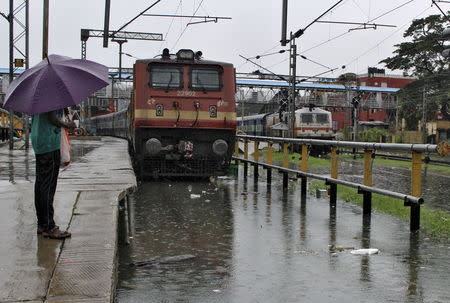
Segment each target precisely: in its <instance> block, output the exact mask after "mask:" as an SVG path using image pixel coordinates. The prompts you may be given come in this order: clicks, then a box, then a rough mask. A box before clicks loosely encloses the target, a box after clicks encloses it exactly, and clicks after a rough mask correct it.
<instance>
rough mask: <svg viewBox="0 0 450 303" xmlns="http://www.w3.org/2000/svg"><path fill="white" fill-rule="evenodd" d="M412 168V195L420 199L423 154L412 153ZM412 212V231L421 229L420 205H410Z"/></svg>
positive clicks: (410, 227)
mask: <svg viewBox="0 0 450 303" xmlns="http://www.w3.org/2000/svg"><path fill="white" fill-rule="evenodd" d="M411 164H412V167H411V195H412V196H414V197H420V196H421V195H422V153H420V152H412V163H411ZM408 206H410V207H411V212H410V226H409V229H410V231H417V230H419V228H420V204H408Z"/></svg>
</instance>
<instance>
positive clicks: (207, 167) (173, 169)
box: [141, 158, 227, 177]
mask: <svg viewBox="0 0 450 303" xmlns="http://www.w3.org/2000/svg"><path fill="white" fill-rule="evenodd" d="M226 167H227V165H225V163H222V161H217V160H214V159H210V158H201V159H186V160H167V159H158V158H146V159H144V160H143V163H142V164H141V171H142V174H143V175H146V176H155V177H157V176H199V177H200V176H201V177H207V176H213V175H223V174H226Z"/></svg>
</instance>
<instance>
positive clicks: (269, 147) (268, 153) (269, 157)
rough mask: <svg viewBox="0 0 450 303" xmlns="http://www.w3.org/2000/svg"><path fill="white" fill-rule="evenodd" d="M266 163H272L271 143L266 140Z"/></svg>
mask: <svg viewBox="0 0 450 303" xmlns="http://www.w3.org/2000/svg"><path fill="white" fill-rule="evenodd" d="M267 164H270V165H272V164H273V143H272V142H268V147H267Z"/></svg>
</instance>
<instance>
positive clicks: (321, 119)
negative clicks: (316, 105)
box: [316, 114, 328, 123]
mask: <svg viewBox="0 0 450 303" xmlns="http://www.w3.org/2000/svg"><path fill="white" fill-rule="evenodd" d="M316 121H317V123H327V122H328V115H327V114H317V115H316Z"/></svg>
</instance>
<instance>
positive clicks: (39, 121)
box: [31, 110, 75, 239]
mask: <svg viewBox="0 0 450 303" xmlns="http://www.w3.org/2000/svg"><path fill="white" fill-rule="evenodd" d="M62 115H63V111H62V110H59V111H52V112H47V113H41V114H37V115H34V116H33V117H32V122H31V143H32V145H33V150H34V153H35V155H36V182H35V185H34V205H35V207H36V216H37V233H38V234H42V235H43V236H44V237H49V238H52V239H64V238H68V237H70V236H71V234H70V233H69V232H68V231H61V230H60V229H59V227H58V226H57V225H56V224H55V221H54V219H53V216H54V209H53V199H54V196H55V192H56V185H57V182H58V174H59V165H60V161H61V154H60V147H61V127H64V128H68V129H70V130H73V129H74V128H75V123H74V122H63V121H62V120H60V119H61V117H62Z"/></svg>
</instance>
